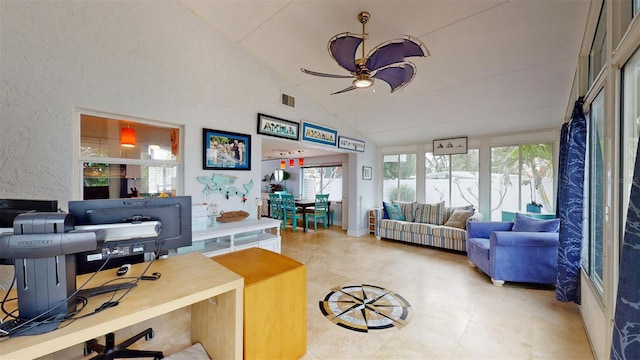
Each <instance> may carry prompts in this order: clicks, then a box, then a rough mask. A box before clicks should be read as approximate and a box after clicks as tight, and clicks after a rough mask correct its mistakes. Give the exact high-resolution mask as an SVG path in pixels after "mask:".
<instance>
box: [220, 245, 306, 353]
mask: <svg viewBox="0 0 640 360" xmlns="http://www.w3.org/2000/svg"><path fill="white" fill-rule="evenodd" d="M212 259H213V260H214V261H216V262H218V263H219V264H221V265H222V266H224V267H226V268H227V269H229V270H231V271H233V272H235V273H236V274H238V275H240V276H242V277H243V278H244V358H245V359H299V358H300V357H302V356H303V355H304V354H305V353H306V352H307V269H306V267H305V266H304V265H303V264H301V263H299V262H298V261H295V260H293V259H291V258H289V257H286V256H284V255H281V254H277V253H274V252H271V251H268V250H264V249H260V248H250V249H246V250H240V251H236V252H233V253H228V254H223V255H219V256H215V257H213V258H212Z"/></svg>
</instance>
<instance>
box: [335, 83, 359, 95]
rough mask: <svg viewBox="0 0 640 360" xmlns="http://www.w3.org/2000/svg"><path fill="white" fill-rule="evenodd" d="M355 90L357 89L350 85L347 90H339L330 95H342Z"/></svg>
mask: <svg viewBox="0 0 640 360" xmlns="http://www.w3.org/2000/svg"><path fill="white" fill-rule="evenodd" d="M355 89H357V87H355V86H353V85H351V86H349V87H348V88H345V89H342V90H340V91H336V92H334V93H331V95H336V94H342V93H344V92H347V91H351V90H355Z"/></svg>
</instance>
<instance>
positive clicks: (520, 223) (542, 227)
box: [511, 213, 560, 232]
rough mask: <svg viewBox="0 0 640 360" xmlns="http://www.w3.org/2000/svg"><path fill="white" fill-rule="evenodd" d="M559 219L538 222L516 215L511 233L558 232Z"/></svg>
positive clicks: (538, 220)
mask: <svg viewBox="0 0 640 360" xmlns="http://www.w3.org/2000/svg"><path fill="white" fill-rule="evenodd" d="M559 228H560V219H548V220H540V219H534V218H531V217H528V216H526V215H522V214H520V213H516V218H515V219H514V220H513V228H512V229H511V231H524V232H558V229H559Z"/></svg>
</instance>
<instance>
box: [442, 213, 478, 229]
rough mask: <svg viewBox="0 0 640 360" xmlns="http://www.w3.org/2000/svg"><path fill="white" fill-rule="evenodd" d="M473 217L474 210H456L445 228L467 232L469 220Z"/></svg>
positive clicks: (445, 224)
mask: <svg viewBox="0 0 640 360" xmlns="http://www.w3.org/2000/svg"><path fill="white" fill-rule="evenodd" d="M472 215H473V210H455V211H454V212H453V214H451V216H450V217H449V220H447V222H446V223H444V226H451V227H455V228H458V229H462V230H465V229H466V228H467V220H468V219H469V218H470V217H471V216H472Z"/></svg>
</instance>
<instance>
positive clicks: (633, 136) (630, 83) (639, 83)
mask: <svg viewBox="0 0 640 360" xmlns="http://www.w3.org/2000/svg"><path fill="white" fill-rule="evenodd" d="M639 2H640V0H637V1H634V4H635V5H637V4H638V3H639ZM636 9H637V8H636ZM622 73H623V78H624V97H623V106H624V115H623V116H622V119H621V121H622V124H621V131H620V134H621V135H620V136H621V137H622V139H621V141H620V143H621V146H622V147H621V149H622V150H621V157H622V161H621V164H622V166H621V169H620V171H621V172H622V173H621V176H620V178H621V179H622V188H621V189H620V214H621V215H622V216H621V217H620V219H621V221H620V222H621V224H620V225H621V232H620V233H621V234H622V233H624V226H625V219H626V218H627V210H628V207H629V196H630V195H631V183H632V180H633V170H634V168H635V161H636V151H637V146H638V137H639V134H640V51H636V53H635V54H634V55H633V56H632V57H631V59H629V61H628V62H627V64H626V65H625V66H624V68H623V72H622Z"/></svg>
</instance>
